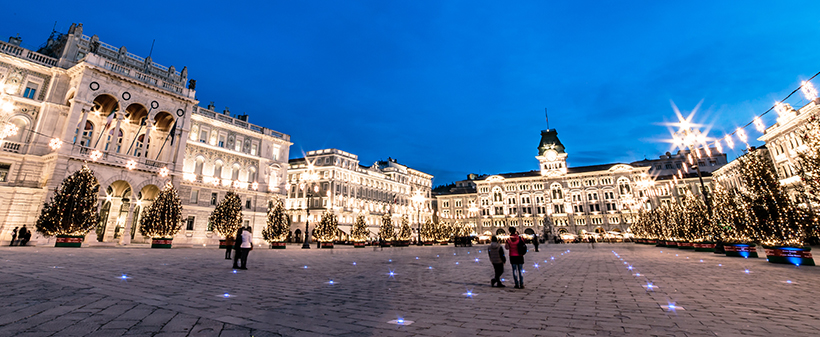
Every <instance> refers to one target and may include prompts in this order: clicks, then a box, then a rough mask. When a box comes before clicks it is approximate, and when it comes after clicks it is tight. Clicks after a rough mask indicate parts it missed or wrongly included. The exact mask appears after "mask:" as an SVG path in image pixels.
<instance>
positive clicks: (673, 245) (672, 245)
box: [666, 241, 678, 248]
mask: <svg viewBox="0 0 820 337" xmlns="http://www.w3.org/2000/svg"><path fill="white" fill-rule="evenodd" d="M666 246H667V247H673V248H678V242H677V241H666Z"/></svg>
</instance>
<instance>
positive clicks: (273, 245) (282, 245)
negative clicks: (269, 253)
mask: <svg viewBox="0 0 820 337" xmlns="http://www.w3.org/2000/svg"><path fill="white" fill-rule="evenodd" d="M287 247H288V246H287V245H286V244H285V243H284V242H271V243H270V249H285V248H287Z"/></svg>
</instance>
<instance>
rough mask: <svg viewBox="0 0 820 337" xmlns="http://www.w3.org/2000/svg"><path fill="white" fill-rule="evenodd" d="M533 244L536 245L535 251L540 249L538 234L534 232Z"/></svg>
mask: <svg viewBox="0 0 820 337" xmlns="http://www.w3.org/2000/svg"><path fill="white" fill-rule="evenodd" d="M532 246H533V247H535V251H536V252H537V251H538V234H534V235H533V236H532Z"/></svg>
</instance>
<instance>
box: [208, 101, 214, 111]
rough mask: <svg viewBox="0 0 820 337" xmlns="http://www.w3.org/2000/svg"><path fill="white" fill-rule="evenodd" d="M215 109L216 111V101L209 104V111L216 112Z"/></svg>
mask: <svg viewBox="0 0 820 337" xmlns="http://www.w3.org/2000/svg"><path fill="white" fill-rule="evenodd" d="M214 109H216V106H215V105H214V101H211V104H208V110H211V111H214Z"/></svg>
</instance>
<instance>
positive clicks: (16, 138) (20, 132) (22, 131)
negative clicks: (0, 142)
mask: <svg viewBox="0 0 820 337" xmlns="http://www.w3.org/2000/svg"><path fill="white" fill-rule="evenodd" d="M9 123H11V124H12V125H14V126H16V127H17V134H15V135H13V136H11V137H8V138H6V140H8V141H11V142H17V143H22V142H23V139H25V138H24V137H25V136H26V131H27V130H28V120H27V119H25V118H23V117H12V118H11V119H10V120H9Z"/></svg>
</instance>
